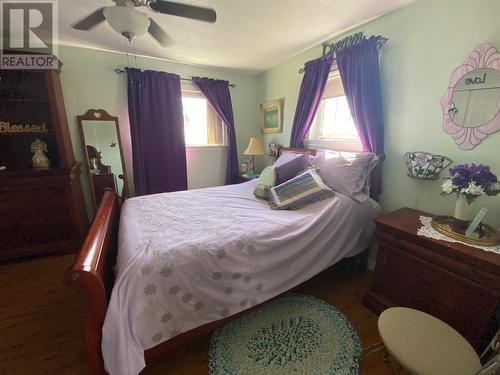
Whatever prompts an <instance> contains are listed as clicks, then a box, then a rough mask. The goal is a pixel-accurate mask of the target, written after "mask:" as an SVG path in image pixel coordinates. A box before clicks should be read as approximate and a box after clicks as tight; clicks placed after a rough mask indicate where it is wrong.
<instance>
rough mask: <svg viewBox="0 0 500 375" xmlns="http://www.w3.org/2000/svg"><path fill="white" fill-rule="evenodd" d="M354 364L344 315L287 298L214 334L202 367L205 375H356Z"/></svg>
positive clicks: (353, 339) (355, 351)
mask: <svg viewBox="0 0 500 375" xmlns="http://www.w3.org/2000/svg"><path fill="white" fill-rule="evenodd" d="M360 358H361V344H360V341H359V337H358V334H357V333H356V331H355V330H354V328H353V327H352V325H351V323H350V322H349V321H348V320H347V318H346V317H345V315H344V314H342V313H341V312H340V311H338V310H336V309H335V308H334V307H333V306H331V305H329V304H328V303H326V302H324V301H322V300H319V299H317V298H314V297H311V296H306V295H302V294H290V295H287V296H284V297H281V298H279V299H277V300H275V301H273V302H271V303H269V304H267V305H265V306H263V307H262V308H260V309H258V310H255V311H253V312H251V313H249V314H247V315H245V316H243V317H241V318H240V319H238V320H235V321H234V322H231V323H229V324H228V325H226V326H225V327H223V328H220V329H218V330H217V331H215V332H214V334H213V335H212V338H211V340H210V349H209V362H208V366H209V374H210V375H250V374H251V375H290V374H304V375H305V374H307V375H358V374H359V362H360Z"/></svg>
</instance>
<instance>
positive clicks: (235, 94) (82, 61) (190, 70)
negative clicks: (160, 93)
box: [59, 46, 258, 216]
mask: <svg viewBox="0 0 500 375" xmlns="http://www.w3.org/2000/svg"><path fill="white" fill-rule="evenodd" d="M59 59H60V60H61V61H62V62H63V67H62V72H61V83H62V88H63V94H64V101H65V106H66V114H67V117H68V124H69V128H70V134H71V140H72V143H73V148H74V152H75V157H76V159H77V160H78V161H81V160H82V157H83V156H82V148H81V145H80V136H79V132H78V125H77V122H76V116H77V115H81V114H84V113H85V112H86V111H87V110H88V109H89V108H95V109H104V110H106V111H107V112H108V113H110V114H111V115H114V116H118V118H119V122H120V133H121V138H122V142H123V147H124V152H125V154H126V155H125V159H126V169H127V171H128V175H129V176H132V172H131V171H132V160H131V153H130V131H129V127H128V110H127V86H126V78H125V75H123V74H120V75H118V74H115V73H114V72H113V69H115V68H117V67H124V66H127V56H126V55H124V54H121V53H115V52H107V51H100V50H93V49H86V48H78V47H67V46H60V47H59ZM135 63H136V61H135V60H134V58H133V57H130V64H131V65H133V66H135ZM137 67H138V68H141V69H153V70H159V71H167V72H170V73H176V74H179V75H180V76H181V77H190V76H195V75H198V76H206V77H210V78H219V79H226V80H229V81H230V82H232V83H234V84H236V87H235V88H231V89H230V90H231V98H232V102H233V110H234V117H235V124H236V136H237V144H238V151H239V153H240V160H242V159H241V153H242V152H243V151H244V150H245V148H246V146H247V144H248V140H249V139H250V137H251V136H256V135H257V134H258V126H257V121H258V104H257V79H256V77H255V76H251V75H248V74H243V73H239V72H236V71H231V70H224V69H211V68H205V67H199V66H192V65H185V64H178V63H173V62H168V61H165V60H160V59H152V58H144V57H138V58H137ZM217 167H218V166H214V169H216V168H217ZM165 168H166V169H167V170H168V165H166V166H165ZM82 171H83V170H82ZM213 173H218V172H217V171H216V170H214V171H213ZM129 181H132V178H131V177H130V178H129ZM82 184H83V189H84V195H85V199H86V203H87V208H88V210H89V216H92V215H91V214H90V212H91V203H90V196H89V191H88V184H87V178H86V176H85V175H84V173H82Z"/></svg>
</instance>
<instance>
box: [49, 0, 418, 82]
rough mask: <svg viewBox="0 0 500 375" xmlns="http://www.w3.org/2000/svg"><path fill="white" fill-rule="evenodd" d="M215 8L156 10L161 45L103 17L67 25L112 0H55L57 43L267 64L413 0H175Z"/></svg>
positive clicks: (187, 59) (195, 60) (231, 64)
mask: <svg viewBox="0 0 500 375" xmlns="http://www.w3.org/2000/svg"><path fill="white" fill-rule="evenodd" d="M176 1H177V2H182V3H187V4H193V5H200V6H206V7H210V8H213V9H215V10H216V11H217V22H216V23H214V24H210V23H205V22H200V21H195V20H189V19H186V18H180V17H175V16H169V15H163V14H156V13H154V12H151V11H148V10H147V9H146V8H144V7H142V8H136V9H139V10H141V11H144V12H146V13H148V14H150V16H151V17H152V18H154V19H155V20H156V21H157V22H158V23H159V24H160V25H161V26H162V27H163V28H164V30H165V31H166V32H167V33H168V34H169V36H170V37H171V38H172V40H173V42H172V44H171V45H170V46H169V47H167V48H162V47H161V46H160V45H159V44H158V43H157V42H156V41H155V40H154V39H152V38H151V36H149V35H148V34H146V35H144V36H142V37H140V38H136V39H135V40H134V41H133V44H132V46H131V45H129V44H128V41H127V40H126V39H125V38H124V37H123V36H121V35H119V34H118V33H116V32H115V31H114V30H112V29H111V27H110V26H109V25H108V24H107V23H106V22H103V23H102V24H100V25H99V26H97V27H96V28H94V29H92V30H90V31H78V30H73V29H72V28H71V27H70V25H71V24H73V23H75V22H76V21H78V20H80V19H81V18H83V17H84V16H86V15H87V14H89V13H91V12H92V11H94V10H95V9H98V8H99V7H102V6H106V5H108V6H113V5H114V3H113V2H112V1H111V0H61V1H59V2H58V6H59V43H60V44H65V45H73V46H82V47H89V48H99V49H106V50H112V51H118V52H127V53H132V54H138V55H144V56H150V57H157V58H164V59H168V60H172V61H177V62H183V63H189V64H199V65H207V66H216V67H224V68H231V69H238V70H243V71H248V72H258V71H263V70H266V69H268V68H270V67H272V66H274V65H276V64H278V63H279V62H281V61H285V60H287V59H288V58H290V57H292V56H294V55H296V54H297V53H299V52H301V51H303V50H305V49H307V48H309V47H312V46H314V45H316V44H318V43H320V42H322V41H325V40H327V39H328V38H329V37H332V36H334V35H335V34H338V33H340V32H342V31H344V30H346V29H349V28H351V27H353V26H356V25H359V24H361V23H363V22H366V21H368V20H370V19H373V18H375V17H378V16H381V15H383V14H385V13H387V12H390V11H392V10H394V9H397V8H399V7H402V6H405V5H407V4H409V3H412V2H414V1H415V0H176Z"/></svg>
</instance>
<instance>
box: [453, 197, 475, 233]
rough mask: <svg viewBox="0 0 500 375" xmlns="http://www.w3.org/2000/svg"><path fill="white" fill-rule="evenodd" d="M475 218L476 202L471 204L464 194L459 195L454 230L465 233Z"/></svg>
mask: <svg viewBox="0 0 500 375" xmlns="http://www.w3.org/2000/svg"><path fill="white" fill-rule="evenodd" d="M473 217H474V201H473V202H471V203H469V201H468V200H467V197H466V196H465V195H464V194H458V195H457V201H456V203H455V215H454V218H455V223H454V225H453V226H454V229H456V230H458V231H460V232H462V231H465V229H467V227H468V225H469V223H470V221H471V220H472V218H473Z"/></svg>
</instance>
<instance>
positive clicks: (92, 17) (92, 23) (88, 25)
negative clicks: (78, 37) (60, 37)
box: [71, 7, 106, 30]
mask: <svg viewBox="0 0 500 375" xmlns="http://www.w3.org/2000/svg"><path fill="white" fill-rule="evenodd" d="M104 9H106V7H102V8H99V9H97V10H96V11H95V12H92V13H91V14H89V15H88V16H87V17H85V18H84V19H82V20H80V21H78V22H77V23H75V24H73V25H71V27H72V28H73V29H76V30H90V29H92V28H94V27H96V26H97V25H99V24H100V23H101V22H103V21H104V20H105V19H106V18H104V14H103V12H102V11H103V10H104Z"/></svg>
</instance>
